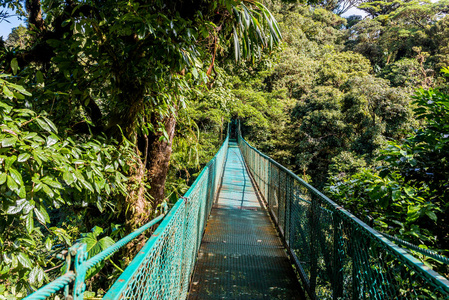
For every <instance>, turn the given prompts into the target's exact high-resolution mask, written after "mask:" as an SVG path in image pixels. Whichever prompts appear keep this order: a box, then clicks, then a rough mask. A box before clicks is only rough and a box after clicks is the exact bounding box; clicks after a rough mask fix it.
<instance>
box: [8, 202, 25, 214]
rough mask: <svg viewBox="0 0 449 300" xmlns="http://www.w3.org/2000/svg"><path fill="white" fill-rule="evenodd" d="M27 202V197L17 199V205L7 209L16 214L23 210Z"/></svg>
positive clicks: (9, 212)
mask: <svg viewBox="0 0 449 300" xmlns="http://www.w3.org/2000/svg"><path fill="white" fill-rule="evenodd" d="M26 204H27V202H26V199H20V200H17V201H16V203H15V205H13V206H10V207H8V210H7V211H6V213H7V214H9V215H15V214H18V213H19V212H21V211H22V209H23V207H24V206H25V205H26Z"/></svg>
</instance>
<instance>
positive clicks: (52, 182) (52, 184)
mask: <svg viewBox="0 0 449 300" xmlns="http://www.w3.org/2000/svg"><path fill="white" fill-rule="evenodd" d="M41 181H42V182H44V183H46V184H47V185H49V186H50V187H53V188H56V189H62V185H61V183H59V181H56V180H54V179H52V178H50V177H49V176H45V177H44V178H42V179H41ZM44 191H45V190H44Z"/></svg>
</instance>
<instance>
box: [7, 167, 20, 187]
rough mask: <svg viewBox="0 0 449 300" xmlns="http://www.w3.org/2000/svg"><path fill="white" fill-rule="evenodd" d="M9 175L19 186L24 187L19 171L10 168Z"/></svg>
mask: <svg viewBox="0 0 449 300" xmlns="http://www.w3.org/2000/svg"><path fill="white" fill-rule="evenodd" d="M9 174H10V176H11V177H12V178H13V179H14V181H15V182H16V183H17V184H18V185H21V186H22V185H23V180H22V175H21V174H20V173H19V171H17V170H16V169H14V168H10V169H9Z"/></svg>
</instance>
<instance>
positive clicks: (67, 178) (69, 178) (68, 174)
mask: <svg viewBox="0 0 449 300" xmlns="http://www.w3.org/2000/svg"><path fill="white" fill-rule="evenodd" d="M62 178H63V179H64V181H65V183H67V185H72V183H74V182H75V181H76V177H75V176H74V175H73V173H72V172H70V171H66V172H64V174H62Z"/></svg>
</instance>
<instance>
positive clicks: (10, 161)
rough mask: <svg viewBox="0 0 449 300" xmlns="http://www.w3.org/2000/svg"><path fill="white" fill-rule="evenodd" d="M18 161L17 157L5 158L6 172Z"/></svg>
mask: <svg viewBox="0 0 449 300" xmlns="http://www.w3.org/2000/svg"><path fill="white" fill-rule="evenodd" d="M16 160H17V156H15V155H11V156H10V157H7V158H5V171H8V170H9V169H10V168H11V166H12V165H13V163H14V162H15V161H16Z"/></svg>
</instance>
